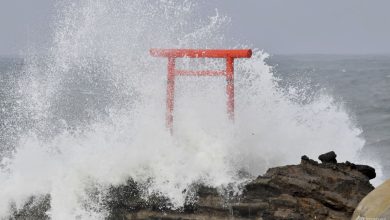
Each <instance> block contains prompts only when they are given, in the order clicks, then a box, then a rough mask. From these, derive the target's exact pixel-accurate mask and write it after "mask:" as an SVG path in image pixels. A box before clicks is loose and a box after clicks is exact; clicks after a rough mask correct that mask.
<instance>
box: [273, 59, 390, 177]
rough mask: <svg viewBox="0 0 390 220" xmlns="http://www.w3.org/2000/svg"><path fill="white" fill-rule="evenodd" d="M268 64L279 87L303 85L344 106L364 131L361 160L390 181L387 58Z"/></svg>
mask: <svg viewBox="0 0 390 220" xmlns="http://www.w3.org/2000/svg"><path fill="white" fill-rule="evenodd" d="M268 63H269V64H270V65H272V66H274V71H275V75H276V76H277V77H279V78H280V79H281V81H280V84H281V85H282V86H284V87H286V86H288V85H291V84H292V85H299V84H301V85H302V84H304V85H305V86H308V87H310V89H309V90H306V91H305V92H307V91H312V92H313V91H319V90H322V91H323V92H326V93H328V94H331V95H332V97H335V98H336V99H337V100H338V101H339V102H341V103H344V105H345V106H346V108H347V110H348V112H349V114H350V115H351V117H353V118H354V120H355V121H356V123H357V124H358V126H359V127H360V128H361V129H362V131H363V133H362V135H361V136H362V137H363V138H364V140H365V141H366V143H365V145H364V148H363V149H362V151H361V153H360V154H361V156H362V157H367V158H371V159H373V160H377V161H380V163H381V164H382V166H383V174H384V178H386V179H387V178H390V162H389V161H390V55H279V56H278V55H275V56H271V58H270V59H269V61H268ZM336 152H337V149H336Z"/></svg>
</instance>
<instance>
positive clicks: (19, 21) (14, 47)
mask: <svg viewBox="0 0 390 220" xmlns="http://www.w3.org/2000/svg"><path fill="white" fill-rule="evenodd" d="M53 2H54V0H0V54H2V55H7V54H18V53H19V51H21V50H23V49H25V48H26V45H30V44H37V45H39V43H44V42H46V40H47V39H48V38H49V34H50V32H49V31H48V29H49V28H48V27H49V24H50V19H49V18H50V16H51V15H52V13H53ZM202 7H203V8H204V10H205V11H206V12H205V13H208V12H210V13H213V11H214V9H215V8H218V9H219V12H220V14H225V15H228V16H229V17H231V19H232V21H231V26H230V30H229V31H230V33H229V35H230V36H232V37H233V38H234V39H235V40H237V41H239V42H242V43H246V44H249V45H253V46H255V47H258V48H263V49H265V50H266V51H267V52H269V53H271V54H286V53H287V54H292V53H338V54H366V53H369V54H374V53H386V54H390V0H267V1H266V0H209V1H205V3H204V6H202ZM37 42H38V43H37Z"/></svg>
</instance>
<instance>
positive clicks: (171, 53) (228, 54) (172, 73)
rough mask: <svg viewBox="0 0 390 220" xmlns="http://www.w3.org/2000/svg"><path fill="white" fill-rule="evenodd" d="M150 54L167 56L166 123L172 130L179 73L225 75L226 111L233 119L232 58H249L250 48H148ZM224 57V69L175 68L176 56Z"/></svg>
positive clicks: (250, 54)
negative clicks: (176, 81)
mask: <svg viewBox="0 0 390 220" xmlns="http://www.w3.org/2000/svg"><path fill="white" fill-rule="evenodd" d="M150 54H151V55H152V56H155V57H167V58H168V77H167V100H166V102H167V103H166V106H167V112H166V124H167V127H168V128H169V129H170V131H171V132H172V127H173V109H174V96H175V94H174V92H175V78H176V76H180V75H190V76H225V77H226V95H227V113H228V115H229V118H230V119H231V120H234V59H235V58H250V57H251V56H252V50H250V49H243V50H201V49H150ZM183 57H187V58H224V59H226V69H225V70H200V71H192V70H177V69H176V68H175V64H176V58H183Z"/></svg>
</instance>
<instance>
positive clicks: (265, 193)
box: [14, 152, 375, 220]
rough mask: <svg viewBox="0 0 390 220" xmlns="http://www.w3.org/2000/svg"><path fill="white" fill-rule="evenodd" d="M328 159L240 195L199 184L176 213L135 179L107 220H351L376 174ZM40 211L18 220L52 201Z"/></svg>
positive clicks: (111, 203)
mask: <svg viewBox="0 0 390 220" xmlns="http://www.w3.org/2000/svg"><path fill="white" fill-rule="evenodd" d="M324 155H325V156H322V155H321V156H320V159H321V160H322V161H323V163H318V162H316V161H314V160H312V159H310V158H308V157H307V156H302V158H301V163H300V164H297V165H288V166H282V167H275V168H271V169H269V170H268V171H267V172H266V173H265V174H264V175H262V176H259V177H257V178H256V179H254V180H252V181H250V182H248V183H247V184H245V185H244V186H243V192H242V193H241V194H240V195H232V194H230V192H229V190H225V191H222V193H221V190H218V189H215V188H210V187H207V186H202V185H194V186H193V187H192V188H191V189H188V190H191V191H190V193H188V194H191V195H193V196H192V197H191V198H192V199H188V201H187V202H186V203H185V205H184V206H183V207H182V208H180V209H172V205H171V204H170V202H169V200H168V199H167V198H165V197H164V196H161V195H159V194H155V195H151V196H149V198H147V199H145V198H144V196H142V195H143V194H142V191H143V186H141V185H139V184H137V183H136V182H134V181H132V180H129V181H128V182H127V184H125V185H122V186H119V187H111V188H110V189H109V190H108V193H107V194H106V196H105V197H104V198H103V205H104V206H105V207H106V209H107V210H108V211H109V213H110V216H109V217H108V219H123V220H126V219H127V220H130V219H137V220H140V219H164V220H179V219H181V220H184V219H188V220H190V219H193V220H203V219H214V220H222V219H240V220H249V219H257V220H282V219H289V220H305V219H308V220H312V219H318V220H321V219H324V220H325V219H326V220H344V219H345V220H347V219H348V220H349V219H351V217H352V214H353V212H354V210H355V208H356V207H357V205H358V203H359V202H360V201H361V200H362V198H363V197H365V196H366V195H367V194H368V193H369V192H370V191H372V190H373V189H374V187H373V186H372V185H371V184H370V183H369V180H370V179H371V178H373V177H375V170H374V169H373V168H371V167H369V166H365V165H355V164H353V163H350V162H348V161H347V162H345V163H337V161H336V154H335V153H334V152H333V153H332V152H330V153H327V154H324ZM183 193H184V192H183ZM39 207H40V208H39V209H37V208H36V207H35V209H34V207H32V206H30V205H28V204H27V206H26V209H25V210H22V211H17V210H15V212H14V219H30V218H29V216H30V217H31V216H40V217H42V218H39V219H43V218H47V216H46V215H45V211H46V210H48V209H49V207H50V197H44V198H43V199H42V203H41V204H40V206H39ZM32 209H34V210H35V211H33V212H32V211H31V210H32ZM36 212H40V213H36Z"/></svg>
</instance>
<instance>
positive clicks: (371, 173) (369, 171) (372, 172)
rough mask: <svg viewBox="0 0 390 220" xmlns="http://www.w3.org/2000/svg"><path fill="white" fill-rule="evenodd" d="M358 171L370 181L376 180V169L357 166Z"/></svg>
mask: <svg viewBox="0 0 390 220" xmlns="http://www.w3.org/2000/svg"><path fill="white" fill-rule="evenodd" d="M356 169H357V170H358V171H359V172H361V173H363V174H364V175H366V176H367V177H368V178H370V179H374V178H375V177H376V172H375V169H374V168H372V167H370V166H367V165H356Z"/></svg>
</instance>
